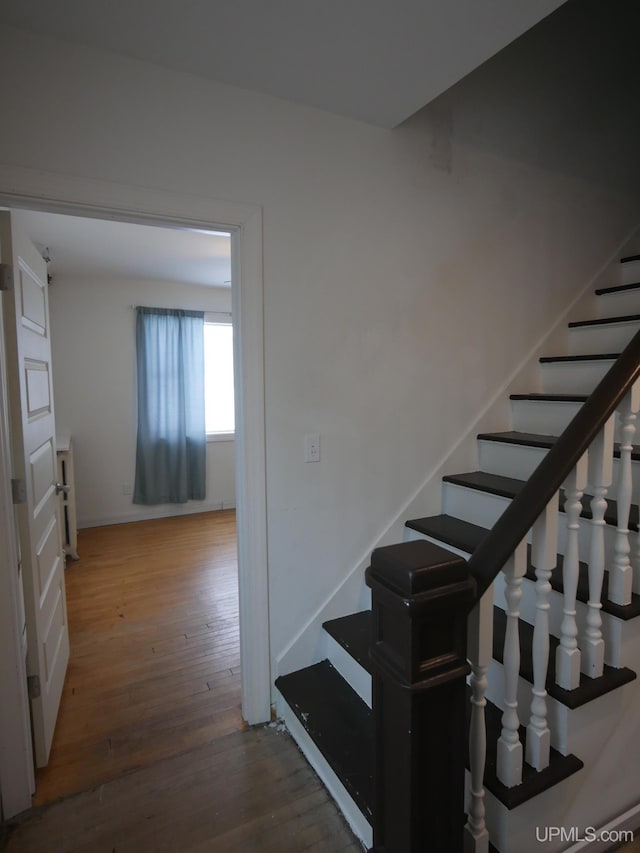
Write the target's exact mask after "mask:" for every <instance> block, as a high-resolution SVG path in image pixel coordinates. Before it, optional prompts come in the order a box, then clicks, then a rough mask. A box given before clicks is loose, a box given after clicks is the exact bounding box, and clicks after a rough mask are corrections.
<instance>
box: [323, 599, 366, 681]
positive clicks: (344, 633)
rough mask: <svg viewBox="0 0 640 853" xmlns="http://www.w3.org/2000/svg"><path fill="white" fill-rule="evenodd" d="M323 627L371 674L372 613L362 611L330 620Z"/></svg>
mask: <svg viewBox="0 0 640 853" xmlns="http://www.w3.org/2000/svg"><path fill="white" fill-rule="evenodd" d="M322 627H323V628H324V630H325V631H326V632H327V634H329V635H330V636H331V637H333V639H334V640H335V641H336V642H337V643H339V644H340V645H341V646H342V648H343V649H344V650H345V651H346V652H348V653H349V654H350V655H351V657H352V658H353V659H354V660H356V661H357V662H358V663H359V664H360V666H361V667H363V669H365V670H366V671H367V672H368V673H371V661H370V660H369V647H370V645H371V611H370V610H362V611H360V612H359V613H351V614H350V615H349V616H341V617H339V618H338V619H330V620H329V621H327V622H324V623H323V625H322Z"/></svg>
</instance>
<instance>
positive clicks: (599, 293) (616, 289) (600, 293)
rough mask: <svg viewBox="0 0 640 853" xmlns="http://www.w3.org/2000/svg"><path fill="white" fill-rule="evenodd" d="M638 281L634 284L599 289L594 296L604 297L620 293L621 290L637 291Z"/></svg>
mask: <svg viewBox="0 0 640 853" xmlns="http://www.w3.org/2000/svg"><path fill="white" fill-rule="evenodd" d="M639 289H640V281H638V282H635V283H634V284H614V285H613V286H612V287H599V288H598V289H597V290H596V296H605V295H606V294H607V293H620V292H621V291H623V290H639Z"/></svg>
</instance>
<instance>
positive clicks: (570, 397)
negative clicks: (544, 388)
mask: <svg viewBox="0 0 640 853" xmlns="http://www.w3.org/2000/svg"><path fill="white" fill-rule="evenodd" d="M588 398H589V395H588V394H511V395H510V396H509V399H510V400H532V401H534V402H537V401H538V400H542V401H545V402H551V403H585V402H586V401H587V400H588Z"/></svg>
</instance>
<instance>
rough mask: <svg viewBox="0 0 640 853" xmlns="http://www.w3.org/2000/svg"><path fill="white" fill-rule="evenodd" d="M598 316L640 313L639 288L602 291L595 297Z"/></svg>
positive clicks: (620, 315)
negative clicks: (610, 291)
mask: <svg viewBox="0 0 640 853" xmlns="http://www.w3.org/2000/svg"><path fill="white" fill-rule="evenodd" d="M638 281H640V277H639V278H638ZM596 307H597V312H598V317H599V318H601V317H625V316H626V315H627V314H640V288H638V289H637V290H617V291H615V292H614V293H603V294H602V295H601V296H598V297H597V299H596Z"/></svg>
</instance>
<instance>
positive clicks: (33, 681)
mask: <svg viewBox="0 0 640 853" xmlns="http://www.w3.org/2000/svg"><path fill="white" fill-rule="evenodd" d="M27 691H28V693H29V699H39V698H40V676H39V675H28V676H27Z"/></svg>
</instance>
